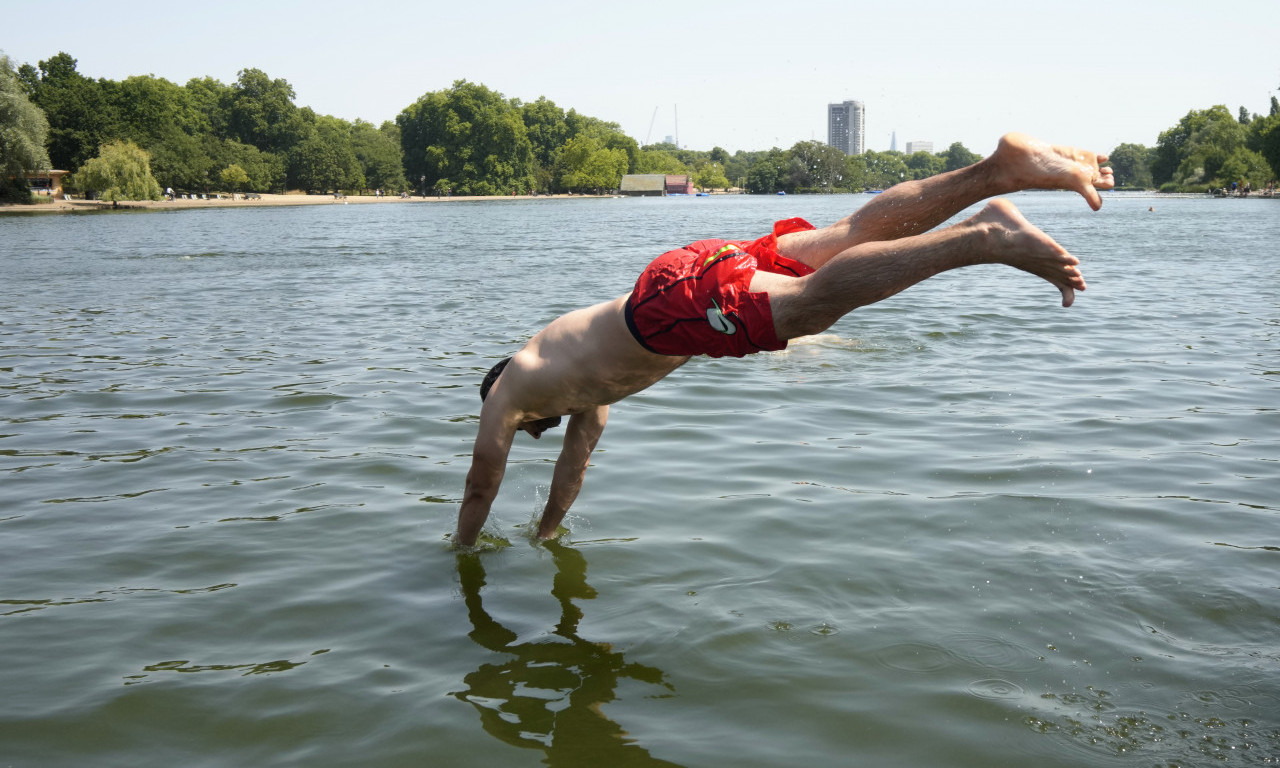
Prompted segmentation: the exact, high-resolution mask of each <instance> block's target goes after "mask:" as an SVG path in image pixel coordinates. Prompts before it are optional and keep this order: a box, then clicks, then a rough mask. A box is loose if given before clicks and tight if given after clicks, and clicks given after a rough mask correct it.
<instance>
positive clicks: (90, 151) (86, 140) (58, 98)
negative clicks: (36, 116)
mask: <svg viewBox="0 0 1280 768" xmlns="http://www.w3.org/2000/svg"><path fill="white" fill-rule="evenodd" d="M24 72H25V73H26V74H25V76H24V78H23V81H24V85H25V86H26V87H27V89H28V90H29V91H30V93H29V95H30V97H31V100H32V101H33V102H34V103H35V104H36V106H38V107H40V108H41V109H43V110H44V113H45V117H46V118H47V119H48V121H49V138H48V150H49V160H50V162H51V163H52V164H53V166H54V167H55V168H65V169H67V170H72V169H75V168H79V167H80V166H81V165H82V164H83V163H84V162H85V161H86V160H88V159H89V158H91V157H93V156H94V155H95V154H96V153H97V151H98V147H99V146H100V145H101V144H103V143H104V142H106V141H109V140H110V139H114V138H118V137H119V135H120V134H119V128H118V125H117V123H118V120H117V115H116V113H115V109H114V104H113V103H112V101H111V100H110V99H109V98H108V94H107V93H106V92H105V89H104V87H103V84H102V83H101V82H97V81H94V80H91V79H90V78H87V77H85V76H84V75H82V74H80V73H79V72H77V71H76V60H75V59H73V58H71V56H70V55H68V54H66V53H59V54H57V55H56V56H54V57H52V58H50V59H48V60H46V61H41V62H40V69H39V72H38V74H37V73H36V72H34V71H33V70H31V69H30V68H24Z"/></svg>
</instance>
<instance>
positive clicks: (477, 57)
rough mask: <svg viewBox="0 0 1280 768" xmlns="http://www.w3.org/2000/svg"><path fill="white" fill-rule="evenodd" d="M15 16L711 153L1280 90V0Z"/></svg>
mask: <svg viewBox="0 0 1280 768" xmlns="http://www.w3.org/2000/svg"><path fill="white" fill-rule="evenodd" d="M1067 7H1069V8H1071V9H1072V10H1070V11H1069V12H1066V11H1064V10H1062V9H1063V8H1067ZM0 19H3V20H4V30H3V31H2V32H0V50H3V51H4V52H6V53H7V54H9V56H10V58H12V59H13V60H14V61H15V62H16V63H18V64H22V63H31V64H35V63H36V62H38V61H39V60H41V59H46V58H49V57H50V56H52V55H53V54H55V53H57V52H59V51H66V52H67V53H69V54H71V55H72V56H73V57H75V58H76V59H78V60H79V67H78V68H79V71H80V72H81V73H82V74H85V75H88V76H90V77H95V78H98V77H105V78H109V79H113V80H120V79H123V78H125V77H128V76H129V75H137V74H154V75H156V76H158V77H164V78H167V79H169V80H172V81H174V82H176V83H179V84H181V83H185V82H186V81H187V80H188V79H190V78H192V77H203V76H206V75H209V76H212V77H215V78H217V79H219V80H221V81H223V82H225V83H232V82H234V81H235V79H236V73H237V72H238V71H239V70H241V69H244V68H248V67H256V68H259V69H262V70H264V71H265V72H267V74H269V75H270V76H271V77H274V78H284V79H285V80H287V81H289V83H290V84H291V85H292V86H293V87H294V90H295V91H296V92H297V99H296V102H297V103H298V104H299V105H300V106H309V107H311V108H313V109H315V110H316V111H317V112H321V113H324V114H332V115H336V116H338V117H342V118H346V119H348V120H352V119H355V118H362V119H364V120H368V121H370V122H374V123H380V122H382V121H383V120H388V119H394V118H395V116H396V114H397V113H399V112H400V110H402V109H404V108H405V107H406V106H408V105H409V104H411V103H413V102H414V101H415V100H416V99H417V98H418V97H419V96H421V95H422V94H423V93H426V92H428V91H434V90H440V89H444V88H447V87H449V85H450V84H451V83H452V82H453V81H454V80H457V79H467V80H471V81H473V82H479V83H483V84H485V85H487V86H488V87H490V88H492V89H494V90H496V91H499V92H501V93H502V94H504V95H505V96H507V97H515V98H520V99H522V100H524V101H534V100H536V99H537V98H538V97H539V96H546V97H547V98H549V99H551V100H552V101H555V102H556V103H557V104H558V105H559V106H561V107H563V108H565V109H568V108H571V107H572V108H574V109H577V110H578V111H579V112H582V113H585V114H588V115H591V116H593V117H598V118H601V119H604V120H609V121H612V122H616V123H618V124H620V125H621V126H622V128H623V130H624V131H626V132H627V133H628V134H629V135H631V136H632V137H634V138H635V139H637V140H638V141H640V142H642V143H643V142H645V141H646V139H648V140H649V141H655V142H656V141H661V140H662V139H663V138H664V137H665V136H667V135H672V134H675V133H676V128H677V122H676V117H677V115H678V128H679V134H678V135H679V140H680V144H681V145H682V146H686V147H690V148H693V149H704V150H707V149H711V147H713V146H715V145H719V146H722V147H724V148H725V149H728V150H730V151H736V150H739V149H748V150H750V149H767V148H769V147H771V146H779V147H783V148H786V147H789V146H791V145H792V144H794V143H795V142H797V141H801V140H807V139H818V140H820V141H825V139H826V105H827V103H828V102H834V101H843V100H845V99H857V100H860V101H862V102H864V103H865V104H866V108H867V134H868V142H867V143H868V147H869V148H871V149H880V150H883V149H888V148H889V137H890V133H891V132H893V131H895V130H896V131H897V135H898V148H899V149H903V148H904V144H905V143H906V141H908V140H913V139H924V140H929V141H932V142H933V143H934V147H935V150H941V149H944V148H946V147H947V146H948V145H949V144H950V143H951V142H953V141H961V142H963V143H964V144H965V145H966V146H967V147H969V149H971V150H973V151H976V152H980V153H982V154H987V153H989V152H990V151H991V149H992V148H993V147H994V144H995V140H996V138H997V137H998V136H999V135H1000V134H1001V133H1002V132H1004V131H1007V130H1022V131H1026V132H1028V133H1032V134H1035V135H1037V136H1040V137H1042V138H1044V139H1047V140H1050V141H1055V142H1068V143H1073V144H1078V145H1082V146H1087V147H1091V148H1095V149H1098V150H1100V151H1109V150H1110V149H1111V148H1113V147H1114V146H1115V145H1117V144H1120V143H1122V142H1134V143H1141V144H1148V145H1151V144H1154V143H1155V141H1156V138H1157V136H1158V135H1159V133H1160V131H1162V130H1164V129H1166V128H1168V127H1170V126H1172V125H1173V124H1174V123H1176V122H1177V121H1178V119H1179V118H1180V117H1182V115H1184V114H1186V112H1187V111H1188V110H1190V109H1200V108H1205V107H1209V106H1212V105H1214V104H1219V103H1225V104H1226V105H1227V106H1228V107H1229V108H1230V109H1231V111H1232V112H1233V113H1234V112H1235V111H1236V110H1237V109H1238V108H1239V107H1240V106H1245V107H1247V108H1248V109H1249V110H1250V111H1254V112H1260V113H1264V114H1265V113H1266V112H1267V110H1268V109H1269V106H1270V97H1271V96H1272V95H1276V94H1277V93H1278V92H1277V91H1276V88H1277V87H1280V46H1278V45H1277V42H1276V41H1277V39H1280V0H1235V1H1234V2H1230V3H1222V4H1221V5H1214V4H1209V3H1205V2H1203V0H1200V1H1198V2H1188V1H1185V0H1141V1H1138V2H1126V1H1125V0H1111V1H1110V2H1095V1H1094V0H1072V2H1070V3H1063V2H1053V3H1046V2H1036V0H1016V1H1005V0H1001V1H998V2H955V1H950V2H943V1H935V0H911V1H909V2H893V1H892V0H882V1H881V2H874V3H870V2H827V1H825V0H814V1H812V2H810V1H808V0H788V1H787V2H783V0H774V1H773V2H761V1H760V0H736V2H719V1H715V2H697V1H696V0H693V1H690V2H672V1H671V0H651V1H650V2H632V3H620V2H615V1H614V0H592V1H590V2H582V1H581V0H568V1H561V2H555V1H554V0H553V1H552V2H542V3H533V2H507V1H506V0H503V1H501V2H485V1H484V0H473V1H472V2H451V3H441V2H402V1H401V0H372V1H370V0H361V1H359V2H357V0H343V2H330V1H329V0H308V1H307V2H269V1H268V0H260V1H259V2H242V1H241V0H218V1H217V2H173V3H145V4H144V3H137V2H133V1H132V0H120V1H119V2H112V3H104V2H92V3H89V2H78V1H77V2H59V3H52V2H32V1H31V0H4V1H3V2H0ZM655 109H656V117H655ZM651 125H652V128H651V127H650V126H651Z"/></svg>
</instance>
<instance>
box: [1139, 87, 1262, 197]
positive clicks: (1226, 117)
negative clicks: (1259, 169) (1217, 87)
mask: <svg viewBox="0 0 1280 768" xmlns="http://www.w3.org/2000/svg"><path fill="white" fill-rule="evenodd" d="M1248 140H1249V129H1248V128H1246V127H1245V126H1243V125H1241V124H1240V122H1239V121H1238V120H1237V119H1236V117H1235V116H1234V115H1232V114H1231V112H1230V110H1228V109H1227V108H1226V106H1224V105H1221V104H1218V105H1215V106H1213V107H1210V108H1209V109H1205V110H1192V111H1190V112H1188V113H1187V114H1186V116H1184V117H1183V118H1182V119H1181V120H1180V121H1178V124H1177V125H1176V126H1174V127H1173V128H1170V129H1169V130H1167V131H1165V132H1163V133H1161V134H1160V138H1159V141H1158V142H1157V144H1156V156H1155V159H1154V160H1153V162H1152V168H1151V171H1152V176H1153V177H1154V180H1155V182H1156V183H1157V184H1160V185H1161V189H1183V190H1199V189H1202V188H1203V187H1204V186H1205V185H1212V186H1218V185H1220V184H1221V182H1223V181H1225V182H1226V183H1228V184H1229V183H1231V181H1235V179H1230V178H1227V179H1223V178H1220V172H1221V171H1222V167H1223V165H1224V164H1225V163H1226V162H1227V161H1228V160H1229V159H1231V157H1232V156H1233V155H1235V154H1236V153H1237V150H1241V149H1246V148H1247V147H1246V143H1247V142H1248ZM1239 162H1245V163H1246V164H1247V160H1240V161H1239ZM1239 162H1238V163H1237V166H1238V165H1239ZM1170 168H1172V173H1170V172H1169V169H1170ZM1164 174H1169V175H1168V176H1165V175H1164Z"/></svg>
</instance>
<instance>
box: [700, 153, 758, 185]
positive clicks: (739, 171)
mask: <svg viewBox="0 0 1280 768" xmlns="http://www.w3.org/2000/svg"><path fill="white" fill-rule="evenodd" d="M712 151H713V152H714V151H715V150H712ZM765 154H766V153H764V152H744V151H743V150H738V151H737V152H734V153H733V157H731V158H729V160H728V162H726V163H725V164H724V175H725V176H726V177H728V179H729V181H730V182H732V183H733V185H734V186H739V187H744V188H745V187H746V180H747V172H748V171H749V170H750V169H751V165H752V163H754V162H755V161H756V160H757V159H759V158H761V157H764V156H765Z"/></svg>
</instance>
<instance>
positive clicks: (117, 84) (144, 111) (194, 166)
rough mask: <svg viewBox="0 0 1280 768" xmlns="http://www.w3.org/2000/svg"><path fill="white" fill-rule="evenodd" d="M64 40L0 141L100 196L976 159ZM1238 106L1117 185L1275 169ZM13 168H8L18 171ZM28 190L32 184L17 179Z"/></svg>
mask: <svg viewBox="0 0 1280 768" xmlns="http://www.w3.org/2000/svg"><path fill="white" fill-rule="evenodd" d="M76 64H77V62H76V60H75V59H74V58H72V57H71V56H70V55H69V54H67V53H59V54H57V55H55V56H53V57H52V58H50V59H48V60H45V61H41V62H39V63H38V65H36V66H32V65H30V64H23V65H21V66H19V67H17V68H16V69H15V68H14V67H13V66H12V64H11V62H10V61H9V59H8V58H7V57H4V56H3V55H2V54H0V97H3V101H0V149H3V150H4V158H5V164H6V171H7V174H6V175H10V174H14V173H17V174H19V175H20V173H21V170H24V169H34V168H38V167H54V168H60V169H66V170H70V171H74V172H75V173H74V175H73V176H72V177H71V184H72V186H74V187H77V188H79V189H84V190H91V191H95V192H98V193H99V194H101V195H103V196H104V197H107V198H108V199H112V198H119V199H135V198H146V197H151V198H154V197H158V196H159V194H160V188H161V187H162V186H163V187H172V188H173V189H175V190H178V191H183V192H191V191H196V192H209V191H212V190H215V189H216V190H220V191H244V192H273V191H274V192H281V191H284V190H286V189H296V190H303V191H308V192H329V191H335V192H336V191H346V192H357V193H358V192H362V191H369V190H375V189H376V190H382V191H383V192H385V193H388V194H395V193H400V192H411V193H419V194H458V195H509V194H529V193H558V192H587V191H606V190H613V189H617V188H618V186H619V184H620V182H621V178H622V176H623V175H624V174H627V173H662V174H688V175H690V176H691V177H692V179H693V182H694V185H695V186H698V187H700V188H703V189H724V188H729V187H741V188H743V189H745V190H746V191H748V192H752V193H758V194H772V193H774V192H788V193H797V192H800V193H804V192H858V191H862V190H864V189H884V188H887V187H890V186H892V185H894V184H897V183H899V182H901V181H905V180H910V179H920V178H925V177H928V176H932V175H935V174H938V173H942V172H944V171H950V170H954V169H956V168H961V167H964V166H966V165H969V164H971V163H973V162H976V161H977V160H979V159H980V156H979V155H977V154H974V153H973V152H970V151H969V150H968V149H966V148H965V147H964V145H962V144H960V143H955V144H952V145H951V146H950V147H949V148H948V149H947V150H945V151H943V152H939V153H936V154H935V153H928V152H917V153H914V154H912V155H905V154H903V153H900V152H894V151H890V152H866V153H864V154H860V155H853V156H846V155H845V154H844V153H843V152H841V151H839V150H837V149H835V148H833V147H829V146H827V145H825V144H823V143H821V142H816V141H801V142H798V143H796V144H795V145H793V146H792V147H790V148H789V149H779V148H776V147H775V148H773V149H769V150H763V151H752V152H748V151H738V152H736V153H734V154H732V155H731V154H730V153H729V152H727V151H726V150H724V149H722V148H720V147H715V148H713V149H711V150H710V151H697V150H689V149H682V148H679V147H676V146H674V145H672V144H651V145H646V146H640V145H639V144H638V143H637V142H636V141H635V139H632V138H631V137H629V136H627V135H626V134H625V133H623V132H622V130H621V128H620V127H619V126H618V125H617V124H616V123H611V122H607V121H604V120H600V119H597V118H594V117H590V116H587V115H583V114H580V113H578V112H577V111H576V110H574V109H568V110H565V109H563V108H561V107H559V106H557V105H556V104H555V103H554V102H552V101H550V100H548V99H546V98H545V97H542V98H539V99H538V100H537V101H533V102H522V101H521V100H519V99H510V98H506V97H505V96H503V95H502V94H500V93H497V92H495V91H493V90H491V89H489V88H487V87H485V86H484V85H481V84H477V83H472V82H468V81H466V80H459V81H456V82H455V83H453V85H452V86H451V87H450V88H448V89H444V90H440V91H433V92H429V93H426V94H424V95H423V96H422V97H421V98H419V99H418V100H417V101H415V102H414V103H413V104H411V105H409V106H408V107H406V108H405V109H404V110H403V111H401V112H400V114H399V115H397V116H396V118H395V120H393V121H392V120H388V121H385V122H383V123H382V124H381V125H377V126H375V125H373V124H372V123H368V122H365V121H363V120H355V121H347V120H343V119H340V118H337V117H333V116H329V115H321V114H318V113H316V112H315V111H314V110H312V109H311V108H310V107H305V106H302V107H300V106H298V105H297V104H296V103H295V96H296V95H295V93H294V90H293V88H292V86H290V85H289V83H288V82H287V81H285V80H283V79H280V78H272V77H270V76H269V75H268V74H267V73H265V72H263V71H262V70H259V69H244V70H241V71H240V72H239V73H238V76H237V79H236V81H235V82H234V83H231V84H224V83H222V82H220V81H218V80H216V79H214V78H211V77H205V78H193V79H191V80H189V81H188V82H187V83H186V84H185V85H177V84H175V83H172V82H170V81H168V80H166V79H164V78H157V77H155V76H153V75H139V76H133V77H128V78H125V79H124V80H121V81H114V80H107V79H101V78H100V79H96V80H95V79H93V78H90V77H88V76H85V75H83V74H81V73H80V72H78V71H77V69H76ZM1271 101H1272V106H1271V113H1270V114H1269V115H1268V116H1266V117H1262V116H1259V115H1249V114H1248V113H1247V112H1246V111H1245V110H1244V108H1243V107H1242V108H1241V110H1240V114H1239V115H1238V116H1232V115H1231V114H1230V112H1229V111H1228V110H1227V109H1226V107H1223V106H1215V107H1212V108H1210V109H1207V110H1193V111H1192V112H1190V113H1188V115H1187V116H1186V117H1184V118H1183V119H1182V120H1181V121H1180V122H1179V123H1178V125H1176V126H1174V127H1173V128H1171V129H1169V130H1168V131H1166V132H1164V133H1162V134H1161V135H1160V140H1159V142H1158V143H1157V145H1156V146H1155V147H1151V148H1147V147H1143V146H1141V145H1136V144H1122V145H1120V146H1119V147H1117V148H1116V149H1115V150H1114V151H1113V152H1112V163H1113V165H1114V167H1115V168H1116V175H1117V178H1118V180H1119V182H1120V184H1121V185H1123V186H1127V187H1133V188H1152V187H1159V188H1161V189H1166V190H1182V189H1189V188H1201V189H1202V188H1204V187H1205V186H1211V185H1214V184H1220V183H1222V182H1223V181H1226V183H1228V184H1229V183H1230V181H1234V180H1237V179H1239V180H1245V179H1248V180H1251V181H1252V182H1253V183H1254V184H1255V185H1259V186H1260V185H1262V184H1263V183H1265V182H1267V181H1269V180H1270V179H1272V178H1274V176H1275V172H1274V171H1273V170H1272V169H1274V168H1277V167H1280V128H1277V126H1278V125H1280V115H1278V114H1277V113H1278V112H1280V107H1278V105H1277V103H1276V99H1275V98H1272V100H1271ZM15 169H17V170H15ZM24 194H25V192H24Z"/></svg>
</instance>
